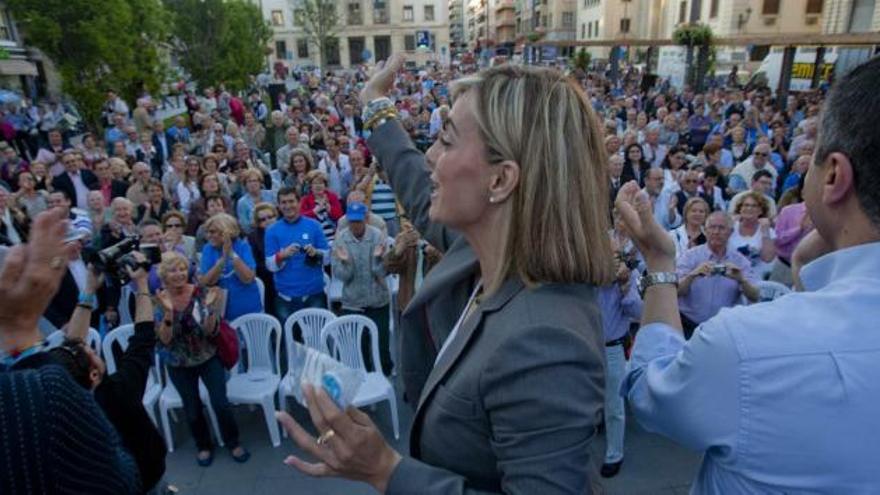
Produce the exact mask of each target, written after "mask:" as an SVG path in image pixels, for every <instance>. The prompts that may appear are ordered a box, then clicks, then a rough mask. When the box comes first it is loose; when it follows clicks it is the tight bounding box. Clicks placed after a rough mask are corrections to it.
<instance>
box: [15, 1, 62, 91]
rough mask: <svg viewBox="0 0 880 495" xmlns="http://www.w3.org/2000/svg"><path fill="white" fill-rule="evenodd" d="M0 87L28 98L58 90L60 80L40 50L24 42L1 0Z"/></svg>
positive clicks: (59, 88) (59, 89)
mask: <svg viewBox="0 0 880 495" xmlns="http://www.w3.org/2000/svg"><path fill="white" fill-rule="evenodd" d="M0 89H6V90H11V91H16V92H20V93H22V94H24V95H27V96H29V97H32V98H37V97H43V96H48V95H57V94H59V93H60V92H61V79H60V78H59V77H58V74H57V71H56V70H55V67H54V65H53V64H52V62H51V61H50V60H49V59H48V57H45V56H43V54H42V53H41V52H39V51H38V50H36V49H34V48H30V47H27V46H26V45H25V44H24V40H23V38H22V36H21V33H19V31H18V28H17V26H16V25H15V21H14V20H13V18H12V16H11V15H10V13H9V10H8V9H7V7H6V5H5V3H4V2H0Z"/></svg>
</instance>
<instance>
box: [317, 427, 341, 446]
mask: <svg viewBox="0 0 880 495" xmlns="http://www.w3.org/2000/svg"><path fill="white" fill-rule="evenodd" d="M334 436H336V432H335V431H333V430H327V431H325V432H324V433H322V434H321V436H319V437H318V439H317V440H315V443H317V444H318V445H326V444H327V442H328V441H329V440H330V439H331V438H333V437H334Z"/></svg>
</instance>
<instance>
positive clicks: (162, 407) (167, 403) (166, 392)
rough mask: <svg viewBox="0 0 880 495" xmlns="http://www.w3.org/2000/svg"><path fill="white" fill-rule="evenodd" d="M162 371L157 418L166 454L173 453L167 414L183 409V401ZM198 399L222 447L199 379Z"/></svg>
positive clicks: (215, 418) (218, 429) (206, 390)
mask: <svg viewBox="0 0 880 495" xmlns="http://www.w3.org/2000/svg"><path fill="white" fill-rule="evenodd" d="M158 361H159V360H158V357H157V358H156V366H158V365H159V363H158ZM160 369H161V370H162V376H161V380H162V382H164V383H165V387H164V388H163V389H162V393H161V395H159V418H160V420H161V422H162V433H163V434H164V435H165V444H166V445H167V446H168V452H169V453H171V452H174V437H172V436H171V421H170V420H169V419H168V415H169V412H170V411H171V410H172V409H180V408H182V407H183V399H182V398H181V397H180V392H178V391H177V389H176V388H174V384H173V383H171V379H170V378H169V377H168V369H167V367H165V366H162V367H161V368H160ZM199 398H200V399H201V400H202V406H204V408H205V410H206V411H208V419H209V421H210V422H211V428H212V429H213V430H214V436H215V438H216V439H217V443H218V444H219V445H220V446H221V447H223V446H224V445H223V435H221V433H220V425H219V424H218V423H217V415H216V414H215V413H214V408H213V407H211V396H210V395H209V394H208V389H207V388H206V387H205V384H204V383H202V380H201V378H200V379H199Z"/></svg>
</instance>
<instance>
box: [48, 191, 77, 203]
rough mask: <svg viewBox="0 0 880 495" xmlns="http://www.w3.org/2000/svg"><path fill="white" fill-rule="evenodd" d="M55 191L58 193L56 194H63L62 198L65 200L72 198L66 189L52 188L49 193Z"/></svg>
mask: <svg viewBox="0 0 880 495" xmlns="http://www.w3.org/2000/svg"><path fill="white" fill-rule="evenodd" d="M55 193H58V194H60V195H62V196H64V198H65V199H66V200H67V201H73V199H72V198H71V197H70V192H69V191H68V190H67V189H54V190H52V192H50V193H49V194H55Z"/></svg>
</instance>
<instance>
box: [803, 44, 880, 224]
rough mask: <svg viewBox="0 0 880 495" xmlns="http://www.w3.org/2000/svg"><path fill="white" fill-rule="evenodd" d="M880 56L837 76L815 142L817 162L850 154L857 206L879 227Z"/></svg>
mask: <svg viewBox="0 0 880 495" xmlns="http://www.w3.org/2000/svg"><path fill="white" fill-rule="evenodd" d="M877 81H880V57H874V58H872V59H871V60H869V61H867V62H865V63H863V64H862V65H859V66H858V67H856V68H855V69H853V70H852V71H850V72H849V73H848V74H847V75H845V76H843V77H842V78H840V79H838V80H837V82H836V83H835V84H834V85H833V86H832V87H831V90H830V91H829V92H828V99H827V100H826V102H825V109H824V110H823V113H822V117H821V123H820V125H819V136H818V140H817V141H818V143H817V145H816V160H815V162H816V164H819V165H820V166H821V164H822V163H823V162H824V161H825V159H826V158H828V155H829V154H831V153H833V152H835V151H837V152H840V153H843V154H844V155H846V156H847V158H849V161H850V163H851V164H852V168H853V182H854V184H853V186H854V188H855V193H856V197H857V198H858V200H859V206H861V208H862V210H863V211H864V212H865V214H866V215H867V216H868V218H869V219H870V221H871V222H872V223H873V224H874V225H875V226H877V227H880V166H878V164H877V157H878V156H880V136H878V134H877V129H880V94H878V92H877Z"/></svg>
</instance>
